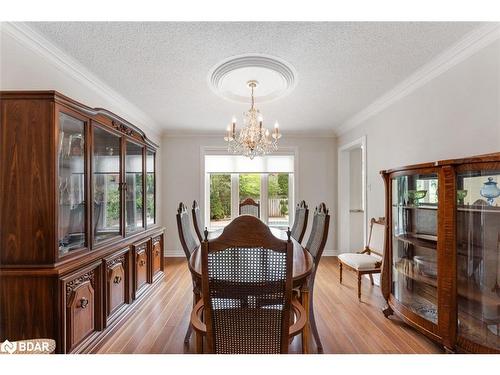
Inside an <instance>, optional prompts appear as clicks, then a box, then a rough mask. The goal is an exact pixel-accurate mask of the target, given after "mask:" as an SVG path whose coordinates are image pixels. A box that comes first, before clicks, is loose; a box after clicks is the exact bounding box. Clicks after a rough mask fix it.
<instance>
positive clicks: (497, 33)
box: [336, 22, 500, 136]
mask: <svg viewBox="0 0 500 375" xmlns="http://www.w3.org/2000/svg"><path fill="white" fill-rule="evenodd" d="M499 38H500V23H497V22H489V23H486V24H485V25H483V26H480V27H478V28H476V29H475V30H473V31H471V32H470V33H468V34H467V35H466V36H465V37H464V38H463V39H461V40H460V41H458V42H457V43H456V44H454V45H453V46H452V47H450V48H448V49H447V50H445V51H444V52H442V53H441V54H439V55H438V56H437V57H436V58H434V59H432V60H431V61H430V62H428V63H427V64H425V65H424V66H422V67H421V68H419V69H418V70H417V71H415V72H414V73H413V74H411V75H410V76H409V77H408V78H406V79H405V80H404V81H402V82H400V83H399V84H398V85H396V86H395V87H394V88H392V89H391V90H389V91H388V92H386V93H385V94H384V95H382V96H381V97H379V98H378V99H376V100H375V101H374V102H373V103H371V104H370V105H368V106H367V107H365V108H364V109H363V110H361V111H360V112H358V113H356V114H355V115H353V116H352V117H350V118H349V119H348V120H346V121H345V122H343V123H342V124H341V125H340V126H339V127H338V128H337V129H336V130H337V134H338V135H339V136H340V135H342V134H345V133H346V132H348V131H349V130H351V129H353V128H355V127H356V126H358V125H360V124H361V123H363V122H364V121H366V120H367V119H369V118H370V117H372V116H374V115H376V114H377V113H379V112H381V111H383V110H384V109H386V108H387V107H389V106H390V105H392V104H393V103H395V102H397V101H398V100H400V99H402V98H404V97H405V96H407V95H408V94H410V93H412V92H413V91H415V90H416V89H418V88H419V87H421V86H423V85H425V84H426V83H427V82H429V81H431V80H433V79H434V78H436V77H437V76H439V75H441V74H443V73H444V72H446V71H447V70H449V69H450V68H452V67H453V66H455V65H457V64H458V63H460V62H462V61H463V60H465V59H467V58H468V57H470V56H472V55H473V54H474V53H476V52H478V51H479V50H481V49H482V48H484V47H486V46H487V45H489V44H491V43H493V42H494V41H496V40H498V39H499Z"/></svg>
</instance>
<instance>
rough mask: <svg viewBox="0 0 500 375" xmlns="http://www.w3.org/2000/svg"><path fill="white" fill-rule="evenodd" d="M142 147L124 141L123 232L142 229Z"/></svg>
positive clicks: (128, 232)
mask: <svg viewBox="0 0 500 375" xmlns="http://www.w3.org/2000/svg"><path fill="white" fill-rule="evenodd" d="M143 153H144V147H142V146H140V145H138V144H136V143H134V142H131V141H128V140H127V141H126V142H125V233H126V234H130V233H133V232H136V231H139V230H143V229H144V210H143V202H144V179H143V176H144V173H143V168H144V162H143V161H144V155H143Z"/></svg>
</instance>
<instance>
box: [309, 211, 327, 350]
mask: <svg viewBox="0 0 500 375" xmlns="http://www.w3.org/2000/svg"><path fill="white" fill-rule="evenodd" d="M328 212H329V211H328V209H327V208H326V204H325V203H320V205H319V206H318V207H316V209H315V210H314V215H313V224H312V228H311V234H310V235H309V238H308V240H307V244H306V249H307V250H308V251H309V253H310V254H311V255H312V257H313V260H314V267H313V270H312V273H311V276H309V281H308V287H309V321H310V324H311V331H312V334H313V336H314V341H315V342H316V346H317V348H318V353H323V344H322V343H321V339H320V337H319V332H318V327H317V326H316V318H315V316H314V281H315V280H316V272H317V271H318V266H319V261H320V260H321V256H322V255H323V250H324V249H325V245H326V240H327V239H328V229H329V227H330V214H329V213H328Z"/></svg>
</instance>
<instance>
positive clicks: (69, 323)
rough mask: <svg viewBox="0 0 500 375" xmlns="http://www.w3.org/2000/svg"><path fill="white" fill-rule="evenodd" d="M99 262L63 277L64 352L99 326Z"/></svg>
mask: <svg viewBox="0 0 500 375" xmlns="http://www.w3.org/2000/svg"><path fill="white" fill-rule="evenodd" d="M100 272H101V267H100V262H99V263H95V264H93V265H92V266H90V267H88V268H86V269H84V270H83V271H80V272H79V273H77V274H73V275H70V276H68V277H66V278H65V279H63V282H64V285H65V288H64V290H65V309H66V319H65V330H66V335H65V336H66V350H65V351H66V352H70V351H72V350H74V349H75V348H76V347H77V346H78V345H79V344H81V343H82V342H83V341H84V340H85V339H86V338H87V337H89V336H92V334H93V333H95V332H97V331H99V330H100V329H101V320H100V300H101V299H100V295H101V293H100V289H101V288H100V285H101V281H100Z"/></svg>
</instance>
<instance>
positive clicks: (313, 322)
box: [309, 289, 323, 354]
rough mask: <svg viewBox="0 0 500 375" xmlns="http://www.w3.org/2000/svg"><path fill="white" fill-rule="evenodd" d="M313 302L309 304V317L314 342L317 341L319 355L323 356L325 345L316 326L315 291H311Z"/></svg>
mask: <svg viewBox="0 0 500 375" xmlns="http://www.w3.org/2000/svg"><path fill="white" fill-rule="evenodd" d="M310 295H311V301H310V303H309V310H310V311H309V317H310V319H311V330H312V334H313V336H314V341H316V346H317V347H318V354H323V344H322V343H321V339H320V337H319V333H318V327H317V326H316V318H315V316H314V289H312V290H311V293H310Z"/></svg>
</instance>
